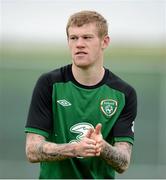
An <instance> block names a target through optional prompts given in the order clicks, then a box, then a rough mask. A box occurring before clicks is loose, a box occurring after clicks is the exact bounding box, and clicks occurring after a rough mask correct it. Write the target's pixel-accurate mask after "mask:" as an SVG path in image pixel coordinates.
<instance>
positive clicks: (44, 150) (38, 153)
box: [26, 133, 98, 162]
mask: <svg viewBox="0 0 166 180" xmlns="http://www.w3.org/2000/svg"><path fill="white" fill-rule="evenodd" d="M96 151H98V150H97V148H96V143H95V141H94V140H92V139H89V138H88V137H85V138H84V139H83V140H82V141H81V142H79V143H66V144H56V143H52V142H47V141H46V140H45V138H44V137H43V136H41V135H38V134H33V133H28V134H27V139H26V155H27V158H28V160H29V161H30V162H41V161H59V160H64V159H66V158H71V157H77V156H82V157H90V156H95V154H96Z"/></svg>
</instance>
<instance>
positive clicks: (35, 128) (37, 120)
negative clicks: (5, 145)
mask: <svg viewBox="0 0 166 180" xmlns="http://www.w3.org/2000/svg"><path fill="white" fill-rule="evenodd" d="M50 82H51V81H50V78H49V75H48V74H44V75H42V76H41V77H40V78H39V79H38V81H37V83H36V85H35V88H34V90H33V94H32V99H31V104H30V108H29V113H28V118H27V123H26V126H25V132H32V133H37V134H40V135H43V136H46V137H48V135H49V132H50V131H51V130H52V85H51V83H50Z"/></svg>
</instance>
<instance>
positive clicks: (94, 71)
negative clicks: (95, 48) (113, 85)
mask: <svg viewBox="0 0 166 180" xmlns="http://www.w3.org/2000/svg"><path fill="white" fill-rule="evenodd" d="M72 73H73V76H74V78H75V80H76V81H77V82H79V83H80V84H82V85H84V86H94V85H96V84H98V83H99V82H100V81H101V80H102V79H103V77H104V73H105V69H104V67H102V66H100V67H90V68H80V67H77V66H75V65H74V64H73V65H72Z"/></svg>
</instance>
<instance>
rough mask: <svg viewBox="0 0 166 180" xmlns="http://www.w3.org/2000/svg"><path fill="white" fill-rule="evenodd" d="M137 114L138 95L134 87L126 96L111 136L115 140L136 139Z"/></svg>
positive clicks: (131, 140)
mask: <svg viewBox="0 0 166 180" xmlns="http://www.w3.org/2000/svg"><path fill="white" fill-rule="evenodd" d="M136 115H137V96H136V92H135V90H134V89H133V88H131V87H130V90H129V91H128V93H127V94H126V96H125V106H124V108H123V110H122V113H121V114H120V116H119V118H118V120H117V121H116V123H115V125H114V126H113V129H112V132H111V136H112V137H113V141H114V142H120V141H127V142H130V143H131V144H133V141H134V120H135V118H136Z"/></svg>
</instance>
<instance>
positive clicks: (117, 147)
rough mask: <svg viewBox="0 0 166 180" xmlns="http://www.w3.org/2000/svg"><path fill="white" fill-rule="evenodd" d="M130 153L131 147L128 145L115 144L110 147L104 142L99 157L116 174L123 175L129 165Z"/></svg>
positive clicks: (123, 143)
mask: <svg viewBox="0 0 166 180" xmlns="http://www.w3.org/2000/svg"><path fill="white" fill-rule="evenodd" d="M131 151H132V145H131V144H130V143H127V142H116V143H115V144H114V146H112V145H110V144H109V143H107V142H106V141H104V143H103V149H102V152H101V157H102V158H103V159H105V160H106V161H107V163H108V164H110V165H111V166H112V167H113V168H114V169H115V170H116V171H117V172H118V173H123V172H124V171H125V170H127V168H128V166H129V164H130V157H131Z"/></svg>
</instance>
